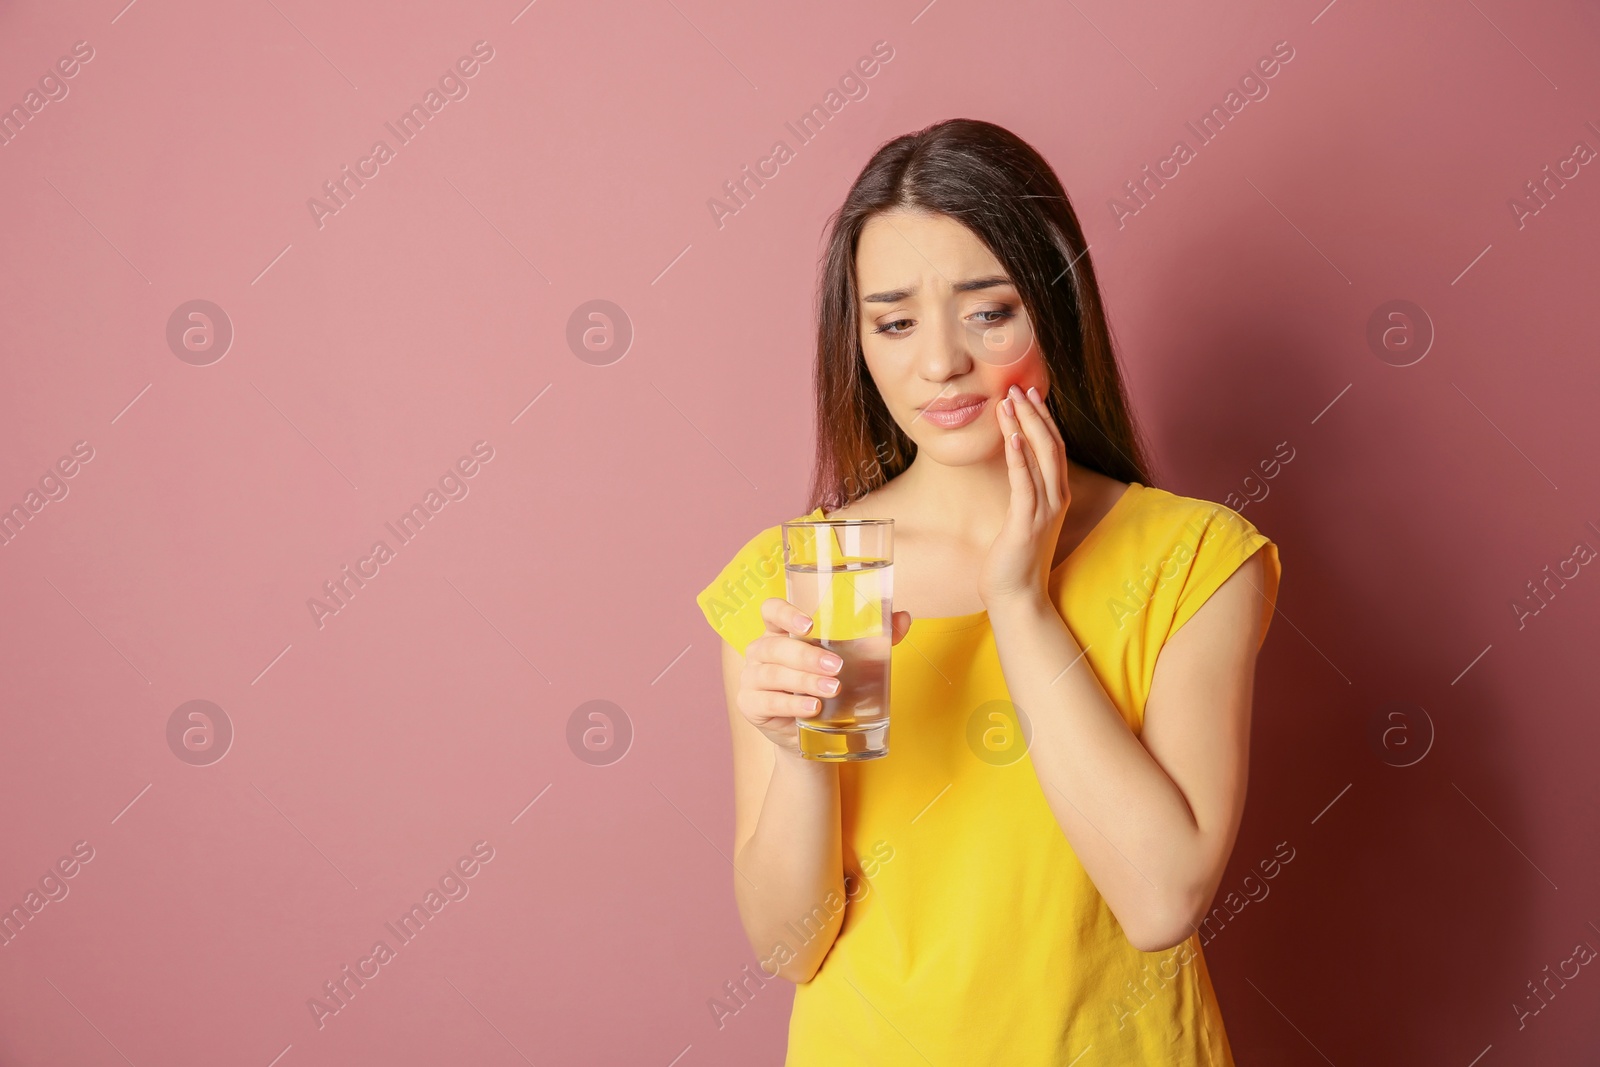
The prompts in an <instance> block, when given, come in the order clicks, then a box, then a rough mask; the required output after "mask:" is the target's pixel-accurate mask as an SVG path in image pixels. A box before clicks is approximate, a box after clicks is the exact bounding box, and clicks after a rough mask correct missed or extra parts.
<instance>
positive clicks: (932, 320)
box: [917, 307, 972, 383]
mask: <svg viewBox="0 0 1600 1067" xmlns="http://www.w3.org/2000/svg"><path fill="white" fill-rule="evenodd" d="M917 340H918V341H919V342H921V343H920V344H919V346H918V351H917V371H918V373H919V374H921V375H922V376H923V378H925V379H927V380H928V381H930V382H940V383H943V382H946V381H948V380H950V379H951V378H954V377H958V376H959V375H962V374H965V373H967V372H968V371H970V370H971V369H972V353H971V352H969V351H967V340H968V339H967V336H966V331H965V330H964V329H963V328H962V326H961V323H960V322H958V321H957V319H956V313H955V312H954V311H953V310H951V309H950V308H949V307H941V308H939V309H938V310H937V311H935V312H933V313H932V314H930V315H928V316H927V317H926V318H925V319H924V321H923V323H922V328H921V329H919V330H918V331H917Z"/></svg>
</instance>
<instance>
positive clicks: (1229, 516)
mask: <svg viewBox="0 0 1600 1067" xmlns="http://www.w3.org/2000/svg"><path fill="white" fill-rule="evenodd" d="M1187 528H1188V529H1190V530H1193V531H1195V534H1196V537H1195V547H1194V549H1193V554H1192V557H1191V559H1190V561H1189V564H1188V566H1187V569H1186V571H1185V573H1184V576H1183V584H1182V585H1181V586H1180V587H1179V588H1178V593H1177V603H1176V609H1175V610H1174V612H1173V616H1172V626H1171V628H1170V629H1169V630H1168V631H1167V636H1168V638H1170V637H1171V636H1172V635H1173V634H1175V633H1177V632H1178V628H1179V627H1181V626H1182V625H1183V624H1184V623H1186V622H1188V621H1189V620H1190V619H1191V618H1193V617H1194V614H1195V612H1197V611H1199V610H1200V605H1202V604H1204V603H1205V602H1206V600H1207V599H1209V598H1210V596H1211V594H1212V593H1215V592H1216V591H1217V590H1218V589H1219V588H1221V586H1222V583H1223V582H1225V581H1227V580H1228V578H1229V577H1230V576H1231V575H1232V574H1233V572H1234V571H1236V570H1238V569H1239V568H1240V567H1241V566H1243V565H1244V563H1245V561H1246V560H1248V559H1249V558H1250V557H1251V556H1253V555H1255V554H1256V553H1257V552H1260V553H1261V558H1262V562H1263V563H1265V564H1266V575H1265V582H1264V584H1263V585H1262V586H1261V587H1260V588H1258V589H1257V590H1256V593H1257V594H1258V595H1259V597H1260V602H1261V611H1262V614H1263V616H1264V619H1263V626H1262V631H1261V639H1262V641H1263V642H1265V641H1266V631H1267V628H1268V627H1270V626H1271V625H1272V615H1273V609H1274V607H1275V605H1276V604H1277V602H1278V582H1279V579H1280V578H1281V577H1282V573H1283V568H1282V565H1281V564H1280V562H1279V560H1278V546H1277V545H1276V544H1274V543H1273V542H1272V541H1271V540H1270V539H1269V538H1268V537H1267V536H1266V535H1265V534H1263V533H1261V531H1259V530H1257V529H1256V528H1255V526H1254V525H1252V524H1251V522H1250V521H1249V520H1248V519H1246V518H1245V517H1244V516H1242V515H1240V514H1239V513H1238V512H1237V511H1234V510H1233V509H1232V508H1229V507H1225V506H1223V505H1221V504H1212V503H1210V502H1202V509H1201V510H1200V511H1198V512H1197V513H1196V515H1195V516H1194V517H1193V518H1192V519H1191V520H1190V522H1189V524H1188V527H1187Z"/></svg>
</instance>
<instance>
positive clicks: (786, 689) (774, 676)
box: [750, 660, 839, 697]
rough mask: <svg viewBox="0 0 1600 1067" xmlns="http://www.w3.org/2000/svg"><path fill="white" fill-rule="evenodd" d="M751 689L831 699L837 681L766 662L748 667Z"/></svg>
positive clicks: (833, 678)
mask: <svg viewBox="0 0 1600 1067" xmlns="http://www.w3.org/2000/svg"><path fill="white" fill-rule="evenodd" d="M750 671H751V677H750V681H751V687H752V688H754V689H757V690H760V691H763V692H768V693H799V694H800V695H801V696H814V697H831V696H834V695H836V694H837V693H838V692H839V679H838V678H837V677H835V676H834V675H833V674H832V673H829V672H823V673H821V674H817V673H814V672H812V671H808V670H802V669H800V668H797V667H790V666H787V665H785V664H782V663H774V662H772V661H771V660H766V661H762V662H758V663H753V664H751V666H750Z"/></svg>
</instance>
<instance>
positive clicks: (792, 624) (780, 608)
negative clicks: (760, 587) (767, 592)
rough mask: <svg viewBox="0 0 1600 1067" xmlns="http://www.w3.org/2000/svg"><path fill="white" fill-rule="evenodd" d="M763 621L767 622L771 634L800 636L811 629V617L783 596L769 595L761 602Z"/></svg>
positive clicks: (768, 631)
mask: <svg viewBox="0 0 1600 1067" xmlns="http://www.w3.org/2000/svg"><path fill="white" fill-rule="evenodd" d="M761 621H762V622H764V623H766V624H767V633H769V634H793V635H794V636H796V637H800V636H802V635H804V634H806V633H809V632H810V630H811V618H810V617H809V616H808V615H806V613H805V612H803V611H801V610H800V609H799V608H797V607H795V606H794V605H793V604H791V603H789V602H788V601H787V600H785V599H783V597H781V596H769V597H767V599H766V600H763V601H762V602H761Z"/></svg>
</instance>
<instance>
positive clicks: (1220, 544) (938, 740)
mask: <svg viewBox="0 0 1600 1067" xmlns="http://www.w3.org/2000/svg"><path fill="white" fill-rule="evenodd" d="M1087 252H1088V249H1087V248H1086V247H1085V244H1084V237H1083V233H1082V230H1081V229H1080V228H1079V225H1078V221H1077V218H1076V216H1075V215H1074V213H1073V210H1072V207H1071V205H1070V204H1069V202H1068V200H1067V197H1066V194H1065V192H1064V191H1063V189H1062V187H1061V184H1060V182H1059V180H1058V179H1057V178H1056V176H1055V174H1054V173H1053V172H1052V171H1051V169H1050V167H1049V165H1048V164H1047V163H1045V161H1044V160H1043V159H1042V158H1041V157H1040V156H1039V155H1038V153H1037V152H1035V151H1034V150H1033V149H1032V148H1031V147H1030V146H1029V145H1027V144H1026V143H1025V142H1023V141H1022V140H1020V139H1019V138H1017V137H1016V136H1015V135H1013V134H1011V133H1009V132H1007V131H1006V130H1004V129H1002V128H1000V127H997V126H994V125H992V124H990V123H985V122H978V121H972V120H965V119H957V120H951V121H948V122H942V123H939V124H937V125H934V126H930V127H929V128H927V129H925V130H922V131H920V132H918V133H914V134H909V135H907V136H904V137H900V138H897V139H895V140H893V141H891V142H889V143H888V144H886V145H884V146H883V147H882V148H880V149H879V150H878V152H877V153H876V154H875V155H874V156H873V158H872V160H871V161H870V162H869V163H868V164H867V166H866V168H865V169H864V170H863V171H862V172H861V174H860V176H859V177H858V178H857V179H856V181H855V184H854V185H853V186H852V188H851V190H850V193H849V195H848V197H847V198H846V199H845V202H844V205H843V207H842V208H841V209H840V210H839V212H838V213H837V214H836V215H835V217H834V219H833V220H832V222H831V232H830V240H829V243H828V248H827V252H826V257H825V262H824V269H823V276H822V281H821V304H820V323H819V329H818V345H817V355H818V359H817V368H816V388H817V425H818V429H819V432H818V446H817V464H816V474H815V480H814V483H813V487H812V492H811V498H812V503H813V504H815V505H816V507H815V508H814V510H812V511H811V512H810V514H809V515H808V516H802V517H805V518H892V519H893V520H894V523H895V543H894V554H895V572H896V574H895V587H894V602H895V605H896V606H897V607H898V608H900V609H901V610H897V611H895V612H894V616H893V619H894V641H895V647H894V652H893V658H892V661H891V678H892V685H891V709H890V723H891V725H890V728H889V754H888V755H887V756H886V757H884V758H880V759H876V760H871V761H864V762H859V763H831V762H818V761H813V760H804V759H801V758H800V756H799V754H798V741H797V733H796V731H797V728H796V725H795V724H796V720H797V719H804V718H807V717H809V716H812V715H815V714H817V711H818V707H819V703H820V701H819V698H821V697H823V696H826V695H828V694H829V693H830V688H829V686H830V684H831V683H832V682H833V678H832V676H833V675H834V673H835V672H836V671H837V669H838V662H837V657H832V656H831V655H830V654H828V653H826V652H825V650H823V649H822V648H820V647H818V646H817V645H816V644H814V643H811V642H808V641H806V640H804V639H803V635H804V634H805V633H806V632H807V629H808V626H809V622H810V620H808V619H806V618H805V617H804V616H803V615H801V613H800V612H799V611H798V610H797V609H796V608H795V607H794V606H793V605H791V604H789V603H788V602H787V601H786V600H784V599H783V598H784V595H785V587H784V580H783V571H782V547H781V540H780V537H779V527H778V526H776V525H774V526H772V527H769V528H768V529H766V530H764V531H762V532H761V533H760V534H758V535H756V536H755V537H754V538H752V539H751V540H750V541H749V542H747V543H746V544H745V546H744V548H743V549H741V550H740V552H739V553H738V554H737V555H736V556H735V557H734V558H733V559H732V560H731V561H730V562H729V563H728V565H727V566H726V567H725V568H724V569H723V571H722V573H721V574H719V575H718V576H717V578H716V580H714V581H713V582H712V583H711V584H710V585H708V586H707V587H706V588H705V590H704V591H703V592H701V593H700V595H699V603H700V606H701V609H702V610H703V611H704V613H705V615H706V618H707V620H708V621H709V622H710V623H711V625H712V626H713V627H714V628H715V629H716V630H717V632H718V633H720V634H721V635H722V636H723V637H724V638H725V639H726V640H725V644H724V646H723V657H722V659H723V676H724V680H725V687H726V695H727V701H728V708H729V715H730V721H731V725H732V730H733V756H734V783H735V793H736V814H735V848H734V857H735V866H736V868H737V873H736V875H735V878H734V889H735V893H736V896H737V900H738V906H739V912H740V915H741V917H742V919H743V922H744V926H745V930H746V932H747V934H748V936H749V938H750V941H751V944H752V946H753V947H754V948H755V950H756V953H757V955H758V957H759V960H760V965H761V968H762V971H763V972H764V973H763V975H761V976H755V975H754V974H752V975H751V977H750V978H748V979H747V980H746V985H745V989H746V990H749V991H751V992H753V991H754V988H755V986H754V985H753V983H756V982H759V983H761V984H766V983H765V981H764V979H776V978H777V977H780V976H781V977H782V978H784V979H787V980H789V981H791V982H794V983H796V985H797V989H796V993H795V999H794V1008H793V1014H792V1016H791V1019H790V1026H789V1043H788V1059H787V1061H786V1062H787V1063H788V1064H790V1065H791V1067H792V1065H813V1064H816V1065H823V1064H827V1065H833V1064H872V1065H875V1067H884V1065H898V1064H916V1065H925V1064H936V1065H940V1067H943V1065H945V1064H952V1065H969V1064H1005V1065H1008V1067H1027V1065H1045V1064H1052V1065H1054V1064H1059V1065H1066V1064H1074V1065H1078V1067H1091V1065H1096V1064H1106V1065H1115V1067H1125V1065H1128V1064H1163V1065H1172V1064H1176V1065H1228V1064H1232V1062H1233V1059H1232V1055H1231V1052H1230V1050H1229V1046H1228V1040H1227V1036H1226V1033H1225V1031H1224V1029H1223V1024H1222V1018H1221V1015H1220V1012H1219V1009H1218V1005H1217V1000H1216V996H1215V994H1214V992H1213V990H1212V986H1211V981H1210V977H1209V975H1208V972H1207V970H1206V965H1205V959H1204V957H1203V955H1202V954H1201V951H1200V942H1201V939H1202V937H1203V936H1204V935H1203V933H1202V930H1201V925H1200V924H1202V923H1203V922H1204V921H1205V917H1206V914H1207V909H1208V907H1209V906H1210V903H1211V900H1212V897H1213V896H1214V895H1215V893H1216V891H1217V887H1218V883H1219V882H1220V880H1221V878H1222V874H1223V870H1224V868H1225V866H1226V865H1227V861H1228V856H1229V853H1230V852H1231V850H1232V847H1233V842H1234V838H1235V835H1236V833H1237V830H1238V826H1239V819H1240V815H1241V813H1242V811H1243V808H1244V798H1245V782H1246V773H1247V765H1248V751H1249V735H1250V700H1251V690H1252V675H1253V673H1254V667H1255V656H1256V652H1257V650H1258V648H1259V647H1260V645H1261V642H1262V640H1263V639H1264V638H1265V635H1266V630H1267V626H1268V623H1269V622H1270V620H1271V616H1272V611H1273V603H1274V601H1275V599H1276V596H1277V590H1278V580H1279V574H1280V567H1279V561H1278V553H1277V547H1276V546H1275V545H1274V544H1273V543H1272V542H1271V541H1269V540H1267V538H1266V537H1264V536H1262V535H1261V534H1260V533H1259V532H1257V531H1256V529H1255V528H1254V526H1252V525H1251V524H1250V523H1248V522H1246V521H1245V520H1244V519H1243V518H1241V517H1240V516H1239V515H1238V514H1237V513H1236V512H1234V511H1232V510H1230V509H1228V508H1225V507H1221V506H1219V505H1216V504H1212V503H1209V502H1207V501H1203V500H1197V499H1194V498H1190V497H1184V496H1178V495H1175V494H1172V493H1169V492H1167V491H1165V490H1162V489H1159V488H1156V487H1155V486H1154V485H1153V484H1152V480H1151V477H1150V475H1149V473H1148V469H1147V467H1146V464H1145V459H1144V454H1143V450H1142V448H1141V446H1140V443H1139V440H1138V434H1137V431H1136V429H1135V425H1134V420H1133V418H1132V416H1131V415H1130V413H1129V410H1128V406H1127V402H1126V399H1125V396H1124V392H1123V386H1122V382H1121V379H1120V376H1119V372H1118V367H1117V362H1116V358H1115V355H1114V354H1113V350H1112V344H1111V336H1110V332H1109V329H1108V327H1107V324H1106V320H1105V315H1104V312H1103V310H1102V305H1101V301H1100V296H1099V293H1098V290H1097V288H1096V284H1095V278H1094V271H1093V268H1092V266H1091V263H1090V260H1089V257H1088V255H1087ZM996 739H998V741H997V740H996ZM713 1011H715V1009H714V1008H713Z"/></svg>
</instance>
